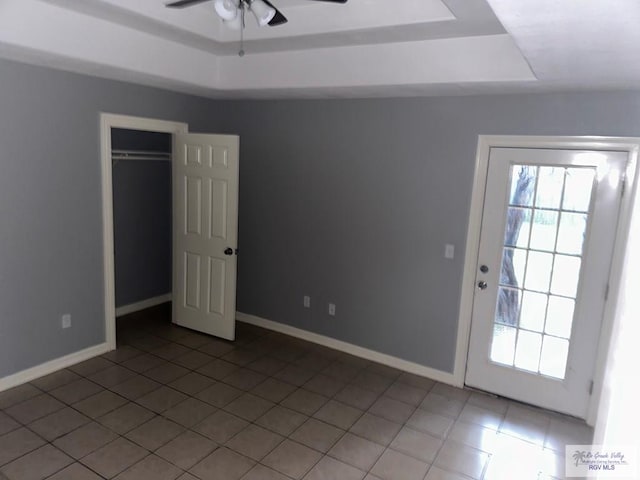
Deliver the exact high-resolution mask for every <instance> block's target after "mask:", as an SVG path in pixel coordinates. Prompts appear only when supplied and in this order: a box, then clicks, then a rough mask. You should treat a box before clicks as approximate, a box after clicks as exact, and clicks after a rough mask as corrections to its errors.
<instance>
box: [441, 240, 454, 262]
mask: <svg viewBox="0 0 640 480" xmlns="http://www.w3.org/2000/svg"><path fill="white" fill-rule="evenodd" d="M454 255H455V247H454V246H453V245H452V244H450V243H447V244H446V245H445V246H444V258H448V259H449V260H452V259H453V257H454Z"/></svg>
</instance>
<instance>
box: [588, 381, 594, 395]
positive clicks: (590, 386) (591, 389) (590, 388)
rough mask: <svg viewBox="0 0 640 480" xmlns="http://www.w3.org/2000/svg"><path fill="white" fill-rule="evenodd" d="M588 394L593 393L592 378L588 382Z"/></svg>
mask: <svg viewBox="0 0 640 480" xmlns="http://www.w3.org/2000/svg"><path fill="white" fill-rule="evenodd" d="M589 395H593V380H591V383H590V384H589Z"/></svg>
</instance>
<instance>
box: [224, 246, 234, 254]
mask: <svg viewBox="0 0 640 480" xmlns="http://www.w3.org/2000/svg"><path fill="white" fill-rule="evenodd" d="M224 254H225V255H233V248H231V247H227V249H226V250H225V251H224Z"/></svg>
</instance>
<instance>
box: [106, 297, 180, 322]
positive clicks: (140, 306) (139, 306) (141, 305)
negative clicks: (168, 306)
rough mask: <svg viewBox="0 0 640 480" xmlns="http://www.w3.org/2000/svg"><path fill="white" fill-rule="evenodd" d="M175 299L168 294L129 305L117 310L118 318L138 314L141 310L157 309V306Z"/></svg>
mask: <svg viewBox="0 0 640 480" xmlns="http://www.w3.org/2000/svg"><path fill="white" fill-rule="evenodd" d="M172 298H173V295H172V294H170V293H167V294H165V295H160V296H157V297H153V298H147V299H146V300H142V301H140V302H136V303H130V304H129V305H123V306H122V307H118V308H116V317H121V316H122V315H128V314H130V313H133V312H138V311H140V310H144V309H145V308H151V307H155V306H156V305H160V304H162V303H166V302H170V301H171V299H172Z"/></svg>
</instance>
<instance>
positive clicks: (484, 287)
mask: <svg viewBox="0 0 640 480" xmlns="http://www.w3.org/2000/svg"><path fill="white" fill-rule="evenodd" d="M487 287H488V284H487V282H485V281H484V280H482V281H481V282H478V288H479V289H480V290H486V288H487Z"/></svg>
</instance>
